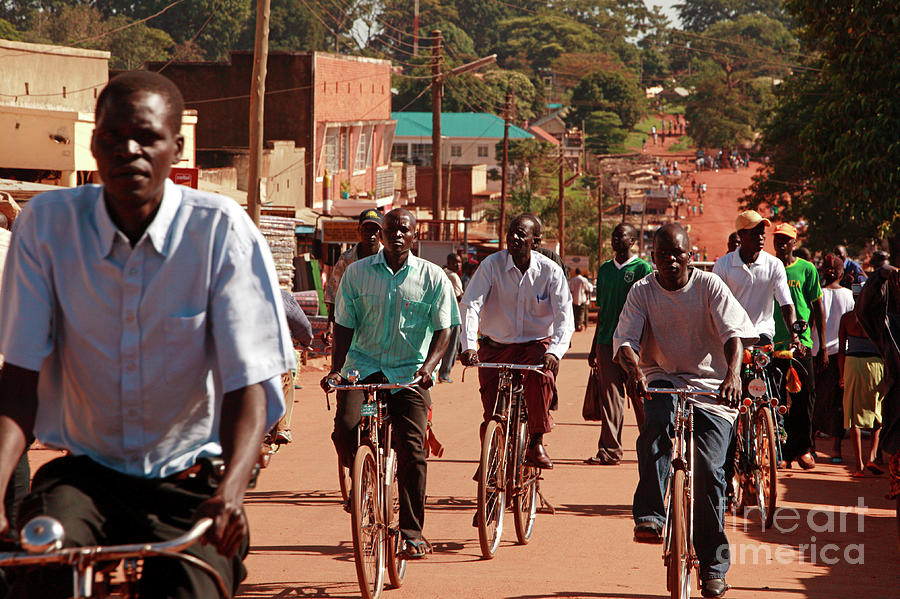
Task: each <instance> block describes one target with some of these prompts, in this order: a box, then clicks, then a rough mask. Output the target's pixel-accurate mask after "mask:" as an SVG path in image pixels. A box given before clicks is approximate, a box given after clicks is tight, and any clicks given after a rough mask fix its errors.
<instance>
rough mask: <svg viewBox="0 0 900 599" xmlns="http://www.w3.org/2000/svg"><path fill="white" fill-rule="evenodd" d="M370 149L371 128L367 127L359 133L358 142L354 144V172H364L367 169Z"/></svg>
mask: <svg viewBox="0 0 900 599" xmlns="http://www.w3.org/2000/svg"><path fill="white" fill-rule="evenodd" d="M371 149H372V128H371V127H368V128H366V129H365V130H362V131H360V132H359V141H358V142H357V143H356V159H355V160H354V162H353V170H354V171H364V170H366V169H367V168H368V167H369V152H370V150H371Z"/></svg>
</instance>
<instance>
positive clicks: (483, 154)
mask: <svg viewBox="0 0 900 599" xmlns="http://www.w3.org/2000/svg"><path fill="white" fill-rule="evenodd" d="M488 147H489V146H478V157H479V158H487V157H488Z"/></svg>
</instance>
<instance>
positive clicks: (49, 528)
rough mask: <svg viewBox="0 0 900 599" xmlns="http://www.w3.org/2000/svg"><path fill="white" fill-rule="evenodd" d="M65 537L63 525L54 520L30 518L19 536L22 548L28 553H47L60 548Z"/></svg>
mask: <svg viewBox="0 0 900 599" xmlns="http://www.w3.org/2000/svg"><path fill="white" fill-rule="evenodd" d="M65 536H66V532H65V530H63V525H62V524H60V522H59V520H57V519H56V518H51V517H50V516H38V517H36V518H32V519H31V520H30V521H29V522H28V524H26V525H25V528H23V529H22V532H21V534H20V535H19V541H20V542H21V544H22V548H23V549H24V550H25V551H27V552H28V553H47V552H48V551H56V550H58V549H61V548H62V544H63V539H64V538H65Z"/></svg>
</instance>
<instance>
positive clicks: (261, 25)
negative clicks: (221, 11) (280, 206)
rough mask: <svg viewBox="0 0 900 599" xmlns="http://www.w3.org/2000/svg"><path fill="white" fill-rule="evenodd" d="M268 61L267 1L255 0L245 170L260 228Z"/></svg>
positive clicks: (254, 217)
mask: <svg viewBox="0 0 900 599" xmlns="http://www.w3.org/2000/svg"><path fill="white" fill-rule="evenodd" d="M268 59H269V0H256V41H255V43H254V46H253V75H252V79H251V80H252V86H253V89H252V90H251V91H250V163H249V165H248V167H247V210H248V212H249V213H250V218H251V219H252V220H253V222H254V223H256V224H257V225H259V212H260V199H259V192H260V187H261V183H262V182H261V181H260V177H259V165H260V164H261V163H262V151H263V113H264V108H265V99H266V63H267V62H268Z"/></svg>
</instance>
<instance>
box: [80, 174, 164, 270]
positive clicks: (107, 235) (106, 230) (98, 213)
mask: <svg viewBox="0 0 900 599" xmlns="http://www.w3.org/2000/svg"><path fill="white" fill-rule="evenodd" d="M180 205H181V190H180V189H179V188H178V186H177V185H175V183H173V182H172V181H171V180H169V179H166V182H165V190H164V191H163V198H162V202H161V203H160V205H159V209H158V210H157V211H156V216H154V217H153V220H152V221H151V222H150V225H149V226H148V227H147V230H146V231H144V235H142V236H141V238H142V239H143V237H144V236H146V237H149V238H150V242H151V243H152V244H153V247H154V249H156V251H157V252H159V253H160V254H161V255H163V256H165V255H166V247H165V245H166V237H168V235H169V227H170V226H171V225H172V221H173V220H174V219H175V213H176V212H178V207H179V206H180ZM94 219H95V221H96V223H97V234H98V235H99V237H100V249H101V251H102V252H103V257H106V256H108V255H109V253H110V252H111V251H112V247H113V241H115V238H116V234H117V233H119V232H120V231H119V229H118V227H116V225H115V223H113V221H112V218H111V217H110V215H109V211H107V209H106V202H105V201H104V199H103V187H100V194H99V196H98V197H97V203H96V205H95V206H94Z"/></svg>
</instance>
